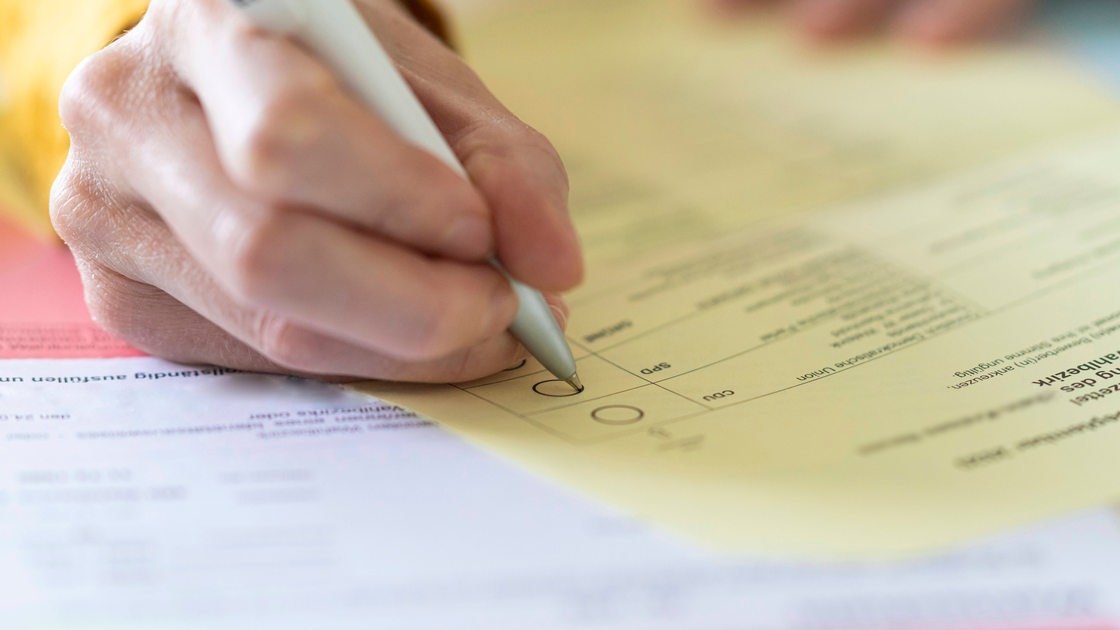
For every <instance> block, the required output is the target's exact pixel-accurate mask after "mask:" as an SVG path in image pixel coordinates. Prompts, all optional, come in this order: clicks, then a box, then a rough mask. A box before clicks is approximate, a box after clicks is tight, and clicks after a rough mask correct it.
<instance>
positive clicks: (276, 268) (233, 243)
mask: <svg viewBox="0 0 1120 630" xmlns="http://www.w3.org/2000/svg"><path fill="white" fill-rule="evenodd" d="M260 214H261V216H259V217H256V218H254V219H247V218H245V217H229V216H228V215H226V221H227V225H224V226H222V228H221V229H219V230H217V233H218V238H219V241H224V242H220V243H219V247H220V248H221V251H224V252H227V256H228V257H229V258H228V265H227V267H228V269H229V270H230V273H229V274H228V276H227V282H228V287H227V288H228V289H230V290H231V291H232V292H233V294H234V296H235V297H237V298H239V299H240V301H242V302H244V303H249V304H262V305H267V304H271V303H273V302H275V301H276V300H277V298H278V294H279V291H281V290H282V288H283V285H284V277H285V275H286V271H287V267H288V263H287V257H286V256H285V252H287V251H288V249H289V243H291V239H293V238H294V232H295V226H293V225H292V223H291V221H290V219H289V217H288V216H287V215H286V214H285V213H283V212H281V211H278V210H269V211H264V212H261V213H260Z"/></svg>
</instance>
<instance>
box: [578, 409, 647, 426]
mask: <svg viewBox="0 0 1120 630" xmlns="http://www.w3.org/2000/svg"><path fill="white" fill-rule="evenodd" d="M591 417H592V418H594V419H595V421H596V422H601V423H603V424H612V425H623V424H634V423H635V422H640V421H641V419H642V418H644V417H646V412H644V411H642V410H641V409H638V408H637V407H631V406H630V405H606V406H605V407H599V408H598V409H596V410H595V411H592V412H591Z"/></svg>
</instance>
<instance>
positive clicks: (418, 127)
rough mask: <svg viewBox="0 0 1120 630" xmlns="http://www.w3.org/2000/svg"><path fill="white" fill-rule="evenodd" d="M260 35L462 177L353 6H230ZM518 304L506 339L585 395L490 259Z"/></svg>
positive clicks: (540, 307) (547, 316) (533, 309)
mask: <svg viewBox="0 0 1120 630" xmlns="http://www.w3.org/2000/svg"><path fill="white" fill-rule="evenodd" d="M229 2H230V3H231V4H232V5H233V6H235V7H237V8H238V9H239V10H240V11H241V13H242V14H243V15H244V16H245V17H246V18H248V19H249V21H250V22H251V23H252V24H253V25H255V26H257V27H258V28H261V29H264V30H267V31H272V32H277V33H282V34H285V35H288V36H291V37H294V38H296V39H297V40H299V41H300V42H301V43H302V44H303V45H304V46H306V47H308V48H309V49H310V50H311V51H312V52H314V53H315V54H316V55H317V56H318V57H319V60H320V61H322V62H323V63H325V64H327V67H329V68H330V69H331V70H333V71H334V72H335V73H337V75H338V76H339V78H341V79H342V80H343V81H344V82H345V83H346V85H347V87H349V88H350V90H351V91H352V92H353V93H354V94H355V95H357V96H358V97H359V98H361V99H362V101H363V102H364V103H365V105H366V106H368V107H369V108H370V109H372V110H373V111H375V112H376V113H377V114H378V115H379V116H381V118H382V119H383V120H385V121H386V122H387V123H388V124H389V126H390V127H392V128H393V129H394V130H396V132H397V133H399V134H400V135H401V136H402V137H404V138H405V139H406V140H408V141H410V142H412V143H413V144H415V145H417V146H419V147H421V148H423V149H425V150H427V151H429V152H430V153H432V154H434V155H435V156H436V157H438V158H440V159H441V160H443V162H445V163H446V164H447V165H448V166H449V167H451V168H452V170H454V171H455V172H457V173H459V174H460V175H462V176H463V177H464V178H466V177H467V172H466V170H465V169H464V168H463V165H462V164H460V163H459V158H458V157H456V155H455V153H454V152H453V151H452V150H451V147H450V146H449V145H448V144H447V141H446V140H445V139H444V137H443V135H442V134H441V133H440V132H439V129H437V128H436V125H435V123H434V122H432V119H431V118H430V117H429V116H428V113H427V112H426V111H425V110H424V107H423V105H421V104H420V100H419V99H417V98H416V95H415V94H414V93H413V92H412V89H411V88H409V86H408V84H407V83H406V82H405V80H404V78H403V77H402V76H401V75H400V73H399V72H397V68H396V66H395V65H394V64H393V62H392V60H391V59H389V55H388V54H387V53H386V52H385V49H384V47H382V46H381V42H379V41H377V37H376V36H374V34H373V32H372V31H370V29H369V27H368V26H367V25H366V23H365V20H364V19H363V18H362V16H361V14H360V13H358V10H357V9H355V8H354V5H353V4H351V2H350V0H229ZM490 262H491V263H492V264H493V265H494V266H495V267H496V268H497V269H498V271H500V272H501V273H502V274H503V275H504V276H505V277H506V279H507V280H509V283H510V285H512V286H513V290H514V292H515V293H516V294H517V298H518V300H520V307H519V308H518V310H517V317H516V318H515V319H514V320H513V324H511V325H510V332H511V333H513V336H514V337H516V338H517V340H518V341H520V342H521V344H522V345H523V346H525V348H526V349H527V350H528V351H529V353H530V354H532V355H533V356H534V357H535V358H536V359H537V360H538V361H540V362H541V365H543V366H544V367H545V369H547V370H548V371H549V372H551V373H552V374H553V376H555V377H556V378H557V379H560V380H562V381H564V382H566V383H568V384H569V385H571V386H572V388H573V389H575V390H576V391H577V392H578V391H583V384H582V383H580V380H579V376H578V375H576V363H575V360H574V359H573V358H572V350H571V348H570V347H569V346H568V342H567V340H566V339H565V338H564V333H563V331H561V330H560V325H559V324H557V323H556V318H555V317H553V315H552V309H551V308H550V307H549V306H548V303H547V302H546V301H545V299H544V296H542V295H541V294H540V292H539V291H536V290H535V289H532V288H530V287H528V286H526V285H525V284H523V283H521V282H518V281H517V280H514V279H513V278H512V277H511V276H510V275H509V272H507V271H506V270H505V268H504V267H502V265H501V264H500V263H499V262H498V261H497V260H495V259H491V261H490Z"/></svg>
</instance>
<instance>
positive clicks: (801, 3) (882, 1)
mask: <svg viewBox="0 0 1120 630" xmlns="http://www.w3.org/2000/svg"><path fill="white" fill-rule="evenodd" d="M897 4H898V3H897V1H896V0H798V1H797V2H794V3H793V5H792V6H791V10H792V15H793V19H794V21H795V22H796V24H797V25H798V26H799V27H800V28H801V29H803V30H804V31H805V32H806V33H808V34H809V35H810V36H812V37H816V38H819V39H823V40H830V39H838V38H844V37H848V36H851V35H856V34H860V33H865V32H868V31H871V30H873V29H876V28H878V27H879V26H880V25H881V24H882V23H883V22H884V21H885V20H886V18H887V17H888V16H889V15H890V13H891V12H892V11H893V9H894V8H895V7H896V5H897Z"/></svg>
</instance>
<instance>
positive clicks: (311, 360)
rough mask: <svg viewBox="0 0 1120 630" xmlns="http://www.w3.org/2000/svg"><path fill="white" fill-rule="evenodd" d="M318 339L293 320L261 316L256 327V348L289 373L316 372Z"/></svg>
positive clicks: (254, 340)
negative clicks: (290, 371) (292, 371)
mask: <svg viewBox="0 0 1120 630" xmlns="http://www.w3.org/2000/svg"><path fill="white" fill-rule="evenodd" d="M317 339H318V337H317V336H316V335H315V334H314V333H311V332H309V331H307V330H305V329H304V328H301V327H300V326H299V325H297V324H295V323H293V322H292V321H291V320H289V319H286V318H284V317H280V316H277V315H274V314H268V313H266V314H262V315H260V316H259V317H257V318H256V321H255V322H254V326H253V345H254V347H255V349H256V350H257V352H259V353H260V354H261V356H263V357H264V358H266V359H268V360H269V361H271V362H273V363H275V364H277V365H279V366H281V367H283V368H287V369H289V370H298V371H305V372H312V371H317V369H318V368H319V365H318V363H319V362H318V361H317V360H316V359H317V357H318V355H319V353H318V352H317V348H318V346H319V344H318V343H317Z"/></svg>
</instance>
